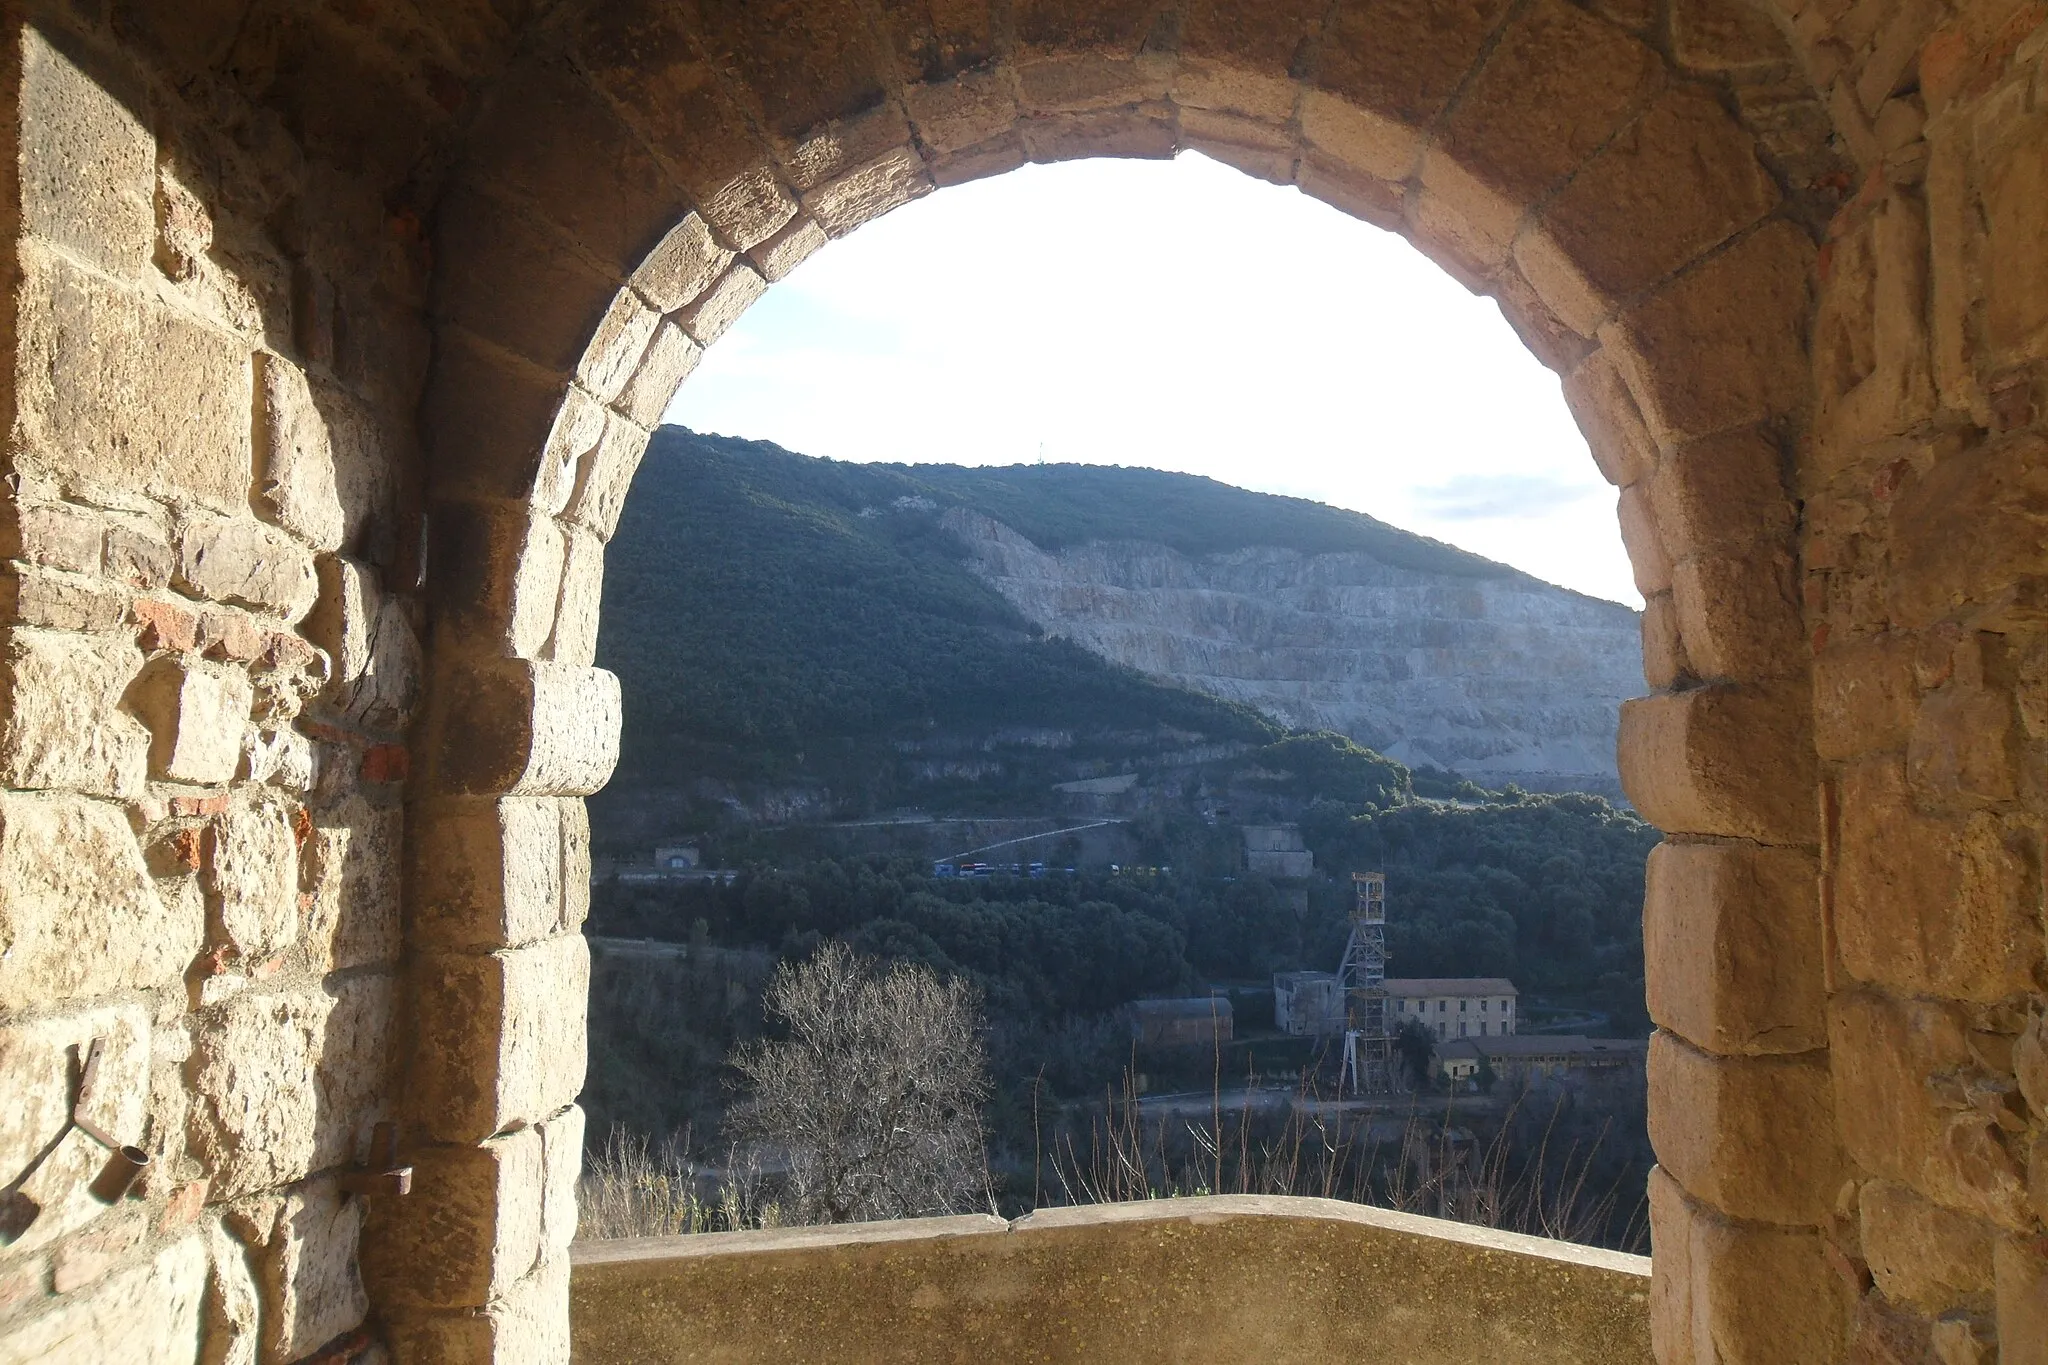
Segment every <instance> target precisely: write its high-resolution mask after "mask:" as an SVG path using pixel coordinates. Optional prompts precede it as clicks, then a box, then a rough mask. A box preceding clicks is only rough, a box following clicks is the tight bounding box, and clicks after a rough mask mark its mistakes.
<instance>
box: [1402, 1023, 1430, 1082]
mask: <svg viewBox="0 0 2048 1365" xmlns="http://www.w3.org/2000/svg"><path fill="white" fill-rule="evenodd" d="M1394 1051H1396V1052H1398V1053H1399V1054H1401V1064H1402V1066H1403V1067H1404V1068H1405V1069H1406V1070H1407V1072H1408V1080H1409V1083H1410V1084H1412V1085H1413V1086H1414V1087H1415V1088H1416V1089H1417V1090H1422V1089H1426V1088H1427V1087H1428V1085H1429V1062H1430V1059H1431V1058H1432V1057H1434V1056H1436V1035H1434V1034H1432V1033H1431V1032H1430V1031H1429V1025H1427V1024H1425V1023H1423V1022H1422V1021H1421V1020H1420V1019H1404V1020H1402V1021H1401V1029H1400V1032H1398V1033H1396V1034H1395V1035H1394Z"/></svg>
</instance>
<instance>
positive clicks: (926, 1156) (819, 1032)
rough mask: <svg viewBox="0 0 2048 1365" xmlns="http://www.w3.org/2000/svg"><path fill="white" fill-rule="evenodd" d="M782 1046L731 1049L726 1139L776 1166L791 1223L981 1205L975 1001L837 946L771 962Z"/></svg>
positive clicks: (983, 1086)
mask: <svg viewBox="0 0 2048 1365" xmlns="http://www.w3.org/2000/svg"><path fill="white" fill-rule="evenodd" d="M763 1004H764V1006H765V1007H766V1009H767V1013H768V1016H769V1018H770V1019H771V1020H779V1021H780V1022H781V1023H782V1024H783V1025H784V1026H785V1028H786V1031H787V1036H786V1037H783V1038H775V1039H766V1040H762V1041H759V1042H752V1043H744V1044H742V1045H740V1046H739V1047H738V1048H736V1049H735V1050H734V1051H733V1054H732V1065H733V1067H734V1068H735V1069H736V1070H737V1071H738V1072H739V1073H740V1075H741V1076H742V1077H743V1078H744V1079H745V1082H746V1087H747V1092H748V1093H747V1095H746V1098H745V1099H743V1100H742V1101H741V1102H740V1103H739V1104H737V1105H735V1106H734V1108H733V1110H732V1112H731V1114H730V1115H729V1116H728V1118H727V1125H728V1128H729V1130H730V1132H731V1134H732V1136H733V1137H734V1138H736V1139H737V1140H739V1141H741V1142H745V1143H748V1144H750V1145H751V1146H753V1147H755V1148H756V1149H758V1150H760V1151H761V1152H762V1153H763V1154H764V1155H769V1156H770V1157H771V1160H772V1154H780V1155H781V1156H782V1157H783V1158H784V1159H785V1160H786V1161H787V1163H788V1181H789V1186H788V1191H787V1193H788V1204H787V1205H786V1206H785V1210H784V1212H785V1216H786V1217H787V1218H788V1220H789V1221H791V1222H804V1223H844V1222H852V1221H856V1220H862V1219H871V1218H911V1217H918V1216H921V1215H926V1214H941V1213H960V1212H964V1211H965V1210H967V1209H969V1208H972V1207H975V1206H976V1205H978V1204H986V1202H987V1190H988V1177H987V1169H988V1168H987V1159H986V1156H985V1153H984V1151H983V1145H982V1142H983V1138H982V1124H981V1106H982V1104H983V1103H984V1102H985V1101H986V1100H987V1098H988V1094H989V1084H988V1066H987V1060H986V1057H985V1055H984V1053H983V1049H982V1042H981V1002H980V998H979V994H978V992H976V991H975V989H974V988H973V987H972V986H971V985H969V984H968V983H966V982H963V981H957V980H956V981H941V980H940V979H939V978H938V977H937V975H935V974H934V973H933V972H932V971H931V970H930V969H928V968H925V967H920V966H910V965H905V964H896V965H892V966H889V967H887V968H882V967H878V966H877V965H876V964H875V963H873V962H871V961H869V960H868V959H865V958H862V957H859V956H856V955H855V954H854V953H853V951H852V950H850V949H848V948H847V947H846V946H845V945H843V944H839V943H826V944H825V945H824V946H822V947H820V948H819V949H818V951H817V953H816V954H814V955H813V956H812V957H811V958H810V959H809V960H808V961H805V962H802V963H795V964H792V963H784V964H783V965H782V966H780V967H778V968H777V969H776V972H775V978H774V980H772V981H771V982H770V983H769V985H768V989H767V992H766V994H765V995H764V997H763Z"/></svg>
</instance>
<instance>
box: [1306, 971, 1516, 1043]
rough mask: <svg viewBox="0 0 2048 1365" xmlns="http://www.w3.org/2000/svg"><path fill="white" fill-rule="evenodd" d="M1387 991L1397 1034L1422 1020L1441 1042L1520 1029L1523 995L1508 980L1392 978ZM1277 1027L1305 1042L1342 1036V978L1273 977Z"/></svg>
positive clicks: (1329, 974) (1331, 975)
mask: <svg viewBox="0 0 2048 1365" xmlns="http://www.w3.org/2000/svg"><path fill="white" fill-rule="evenodd" d="M1386 989H1387V997H1388V1004H1389V1018H1390V1020H1391V1023H1392V1027H1393V1029H1394V1030H1395V1031H1396V1032H1399V1031H1400V1028H1401V1025H1402V1024H1404V1023H1405V1022H1407V1021H1408V1020H1410V1019H1418V1020H1420V1021H1421V1022H1422V1024H1423V1025H1424V1027H1426V1028H1428V1029H1429V1031H1430V1034H1431V1036H1433V1037H1435V1038H1436V1039H1437V1040H1439V1041H1446V1040H1452V1039H1458V1038H1499V1037H1503V1036H1506V1035H1511V1034H1513V1033H1514V1032H1515V1029H1516V1023H1517V1012H1516V1002H1517V1001H1518V999H1519V998H1520V992H1518V991H1517V990H1516V989H1515V983H1514V982H1512V981H1510V980H1508V979H1507V978H1506V977H1504V976H1472V977H1446V976H1422V977H1398V976H1390V977H1388V978H1387V981H1386ZM1273 1026H1274V1027H1275V1028H1277V1029H1279V1030H1280V1031H1281V1032H1282V1033H1289V1034H1293V1035H1295V1036H1296V1037H1303V1038H1325V1037H1330V1036H1332V1035H1334V1034H1336V1033H1339V1032H1341V1031H1342V1030H1343V1028H1344V992H1343V988H1342V986H1341V984H1340V983H1339V981H1338V979H1337V974H1336V973H1335V972H1276V973H1274V976H1273Z"/></svg>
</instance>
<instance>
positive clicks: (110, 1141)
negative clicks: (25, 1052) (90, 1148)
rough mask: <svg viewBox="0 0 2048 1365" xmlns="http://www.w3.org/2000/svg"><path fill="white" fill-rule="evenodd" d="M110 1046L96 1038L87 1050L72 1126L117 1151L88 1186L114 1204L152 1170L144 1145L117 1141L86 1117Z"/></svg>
mask: <svg viewBox="0 0 2048 1365" xmlns="http://www.w3.org/2000/svg"><path fill="white" fill-rule="evenodd" d="M106 1045H107V1040H106V1039H105V1038H95V1039H93V1040H92V1046H91V1047H90V1048H89V1049H87V1051H86V1054H85V1074H84V1075H83V1076H81V1077H79V1080H78V1102H77V1103H75V1104H73V1105H72V1106H71V1125H72V1127H74V1128H76V1129H78V1131H79V1132H81V1133H84V1134H85V1135H86V1136H87V1137H89V1138H91V1139H92V1140H93V1141H94V1142H97V1143H98V1144H99V1145H100V1146H102V1147H105V1148H107V1149H108V1150H109V1151H110V1152H112V1153H113V1155H112V1156H111V1157H109V1158H108V1159H107V1164H106V1165H105V1166H104V1167H103V1168H101V1170H100V1173H99V1174H98V1175H97V1176H95V1177H94V1178H93V1182H92V1184H91V1185H90V1186H89V1187H88V1188H89V1189H90V1190H91V1192H92V1196H93V1198H95V1199H97V1200H99V1201H100V1202H101V1203H104V1204H114V1203H118V1202H120V1200H121V1198H122V1197H123V1196H124V1195H126V1194H127V1193H128V1191H129V1190H130V1189H132V1188H133V1187H134V1185H135V1182H136V1180H137V1179H139V1178H140V1177H141V1175H142V1173H143V1172H144V1171H146V1170H148V1169H149V1153H148V1152H145V1151H143V1150H142V1149H141V1148H140V1147H136V1146H133V1145H131V1144H129V1143H125V1142H118V1141H116V1140H115V1139H114V1137H113V1135H112V1134H110V1133H108V1132H107V1130H106V1129H104V1128H102V1127H100V1126H99V1125H98V1124H97V1123H94V1122H93V1121H92V1120H91V1119H90V1118H88V1117H86V1113H85V1111H86V1108H87V1106H89V1105H90V1104H91V1103H92V1098H93V1089H94V1086H95V1084H96V1083H97V1082H98V1080H99V1072H100V1054H101V1053H102V1052H104V1051H105V1050H106Z"/></svg>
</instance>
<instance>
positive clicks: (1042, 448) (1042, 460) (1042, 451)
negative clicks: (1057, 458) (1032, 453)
mask: <svg viewBox="0 0 2048 1365" xmlns="http://www.w3.org/2000/svg"><path fill="white" fill-rule="evenodd" d="M1038 462H1039V463H1040V464H1044V463H1045V442H1043V441H1040V442H1039V443H1038Z"/></svg>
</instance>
